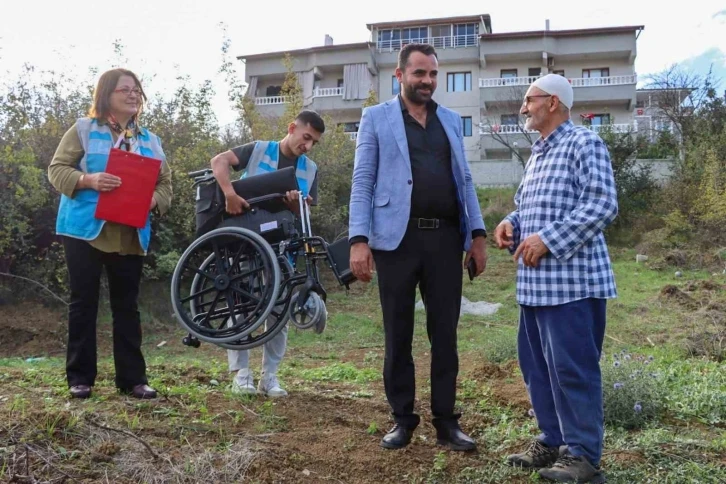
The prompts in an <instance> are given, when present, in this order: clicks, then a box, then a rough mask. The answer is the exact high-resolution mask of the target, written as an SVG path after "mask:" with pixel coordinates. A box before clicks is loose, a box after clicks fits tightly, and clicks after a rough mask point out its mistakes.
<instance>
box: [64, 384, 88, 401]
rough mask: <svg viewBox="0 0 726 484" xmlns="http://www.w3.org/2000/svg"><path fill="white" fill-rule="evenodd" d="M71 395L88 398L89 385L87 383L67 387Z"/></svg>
mask: <svg viewBox="0 0 726 484" xmlns="http://www.w3.org/2000/svg"><path fill="white" fill-rule="evenodd" d="M69 391H70V392H71V397H73V398H88V397H90V396H91V387H90V386H88V385H73V386H71V387H70V388H69Z"/></svg>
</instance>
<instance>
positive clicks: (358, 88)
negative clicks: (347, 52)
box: [343, 64, 371, 101]
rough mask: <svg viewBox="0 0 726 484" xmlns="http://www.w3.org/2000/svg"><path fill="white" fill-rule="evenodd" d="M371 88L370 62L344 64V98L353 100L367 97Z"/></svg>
mask: <svg viewBox="0 0 726 484" xmlns="http://www.w3.org/2000/svg"><path fill="white" fill-rule="evenodd" d="M370 90H371V74H370V72H369V71H368V64H346V65H345V66H343V99H344V100H346V101H351V100H355V99H366V98H367V97H368V92H369V91H370Z"/></svg>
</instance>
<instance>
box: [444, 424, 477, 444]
mask: <svg viewBox="0 0 726 484" xmlns="http://www.w3.org/2000/svg"><path fill="white" fill-rule="evenodd" d="M436 444H438V445H445V446H446V447H448V448H450V449H451V450H474V449H476V442H474V439H472V438H471V437H469V436H468V435H466V434H465V433H464V432H463V431H462V430H461V429H460V428H459V426H458V425H449V426H441V427H437V428H436Z"/></svg>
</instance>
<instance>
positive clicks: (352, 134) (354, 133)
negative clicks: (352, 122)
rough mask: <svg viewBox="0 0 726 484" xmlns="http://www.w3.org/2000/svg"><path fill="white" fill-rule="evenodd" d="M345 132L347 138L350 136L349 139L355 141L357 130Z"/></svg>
mask: <svg viewBox="0 0 726 484" xmlns="http://www.w3.org/2000/svg"><path fill="white" fill-rule="evenodd" d="M345 134H346V135H347V136H348V138H350V140H351V141H355V140H357V139H358V131H351V132H347V133H345Z"/></svg>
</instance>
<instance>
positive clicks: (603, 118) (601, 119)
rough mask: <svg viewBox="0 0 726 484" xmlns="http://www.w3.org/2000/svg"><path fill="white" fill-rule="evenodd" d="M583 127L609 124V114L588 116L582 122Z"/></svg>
mask: <svg viewBox="0 0 726 484" xmlns="http://www.w3.org/2000/svg"><path fill="white" fill-rule="evenodd" d="M582 124H583V125H584V126H604V125H606V124H610V115H609V114H590V115H588V116H586V117H585V118H584V119H583V120H582Z"/></svg>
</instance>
